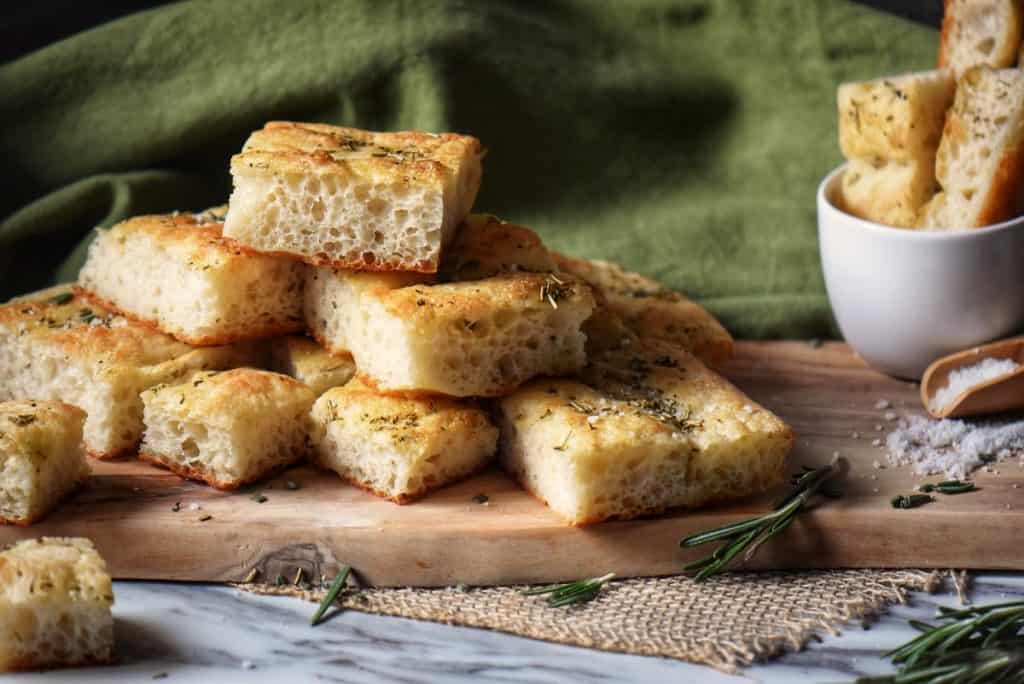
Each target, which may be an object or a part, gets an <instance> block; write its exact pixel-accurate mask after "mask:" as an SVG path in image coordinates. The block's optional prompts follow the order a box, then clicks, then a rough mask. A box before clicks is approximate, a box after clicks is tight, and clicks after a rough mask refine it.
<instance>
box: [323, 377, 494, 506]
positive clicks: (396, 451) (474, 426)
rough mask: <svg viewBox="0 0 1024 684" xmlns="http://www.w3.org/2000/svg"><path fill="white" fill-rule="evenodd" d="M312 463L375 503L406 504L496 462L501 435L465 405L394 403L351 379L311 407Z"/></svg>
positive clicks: (440, 401)
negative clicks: (377, 498)
mask: <svg viewBox="0 0 1024 684" xmlns="http://www.w3.org/2000/svg"><path fill="white" fill-rule="evenodd" d="M312 415H313V423H314V429H313V435H314V437H313V458H314V460H315V461H316V462H317V463H319V464H320V465H321V466H323V467H325V468H329V469H330V470H333V471H334V472H336V473H337V474H338V475H340V476H341V478H342V479H344V480H346V481H348V482H350V483H351V484H354V485H356V486H357V487H360V488H362V489H365V490H367V491H369V492H372V493H373V494H376V495H377V496H381V497H384V498H387V499H390V500H392V501H394V502H395V503H400V504H404V503H409V502H410V501H414V500H415V499H418V498H420V497H422V496H424V495H425V494H427V493H428V492H431V491H433V490H435V489H438V488H440V487H443V486H445V485H447V484H450V483H452V482H454V481H456V480H460V479H462V478H464V477H466V476H468V475H470V474H472V473H474V472H476V471H477V470H479V469H480V468H481V467H483V466H484V465H485V464H486V463H487V462H488V461H490V460H491V458H493V456H494V453H495V449H496V446H497V441H498V430H497V428H495V427H494V425H493V424H492V423H491V421H490V419H489V418H488V417H487V414H486V413H485V412H484V411H483V410H481V409H480V408H479V407H477V406H475V405H473V404H471V403H469V402H465V401H454V400H451V399H442V398H411V397H393V396H386V395H382V394H379V393H377V392H375V391H373V390H372V389H370V388H368V387H366V386H365V385H363V384H362V383H360V382H359V381H358V380H354V381H352V382H351V383H349V384H348V385H346V386H344V387H336V388H334V389H331V390H328V391H327V392H326V393H325V394H324V395H323V396H321V397H320V398H319V399H317V401H316V404H314V406H313V414H312Z"/></svg>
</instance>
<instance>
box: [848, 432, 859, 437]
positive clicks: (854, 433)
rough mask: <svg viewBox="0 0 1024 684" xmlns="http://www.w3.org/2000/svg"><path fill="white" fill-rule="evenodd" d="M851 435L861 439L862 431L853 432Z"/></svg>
mask: <svg viewBox="0 0 1024 684" xmlns="http://www.w3.org/2000/svg"><path fill="white" fill-rule="evenodd" d="M850 436H851V437H853V438H854V439H860V433H859V432H851V433H850Z"/></svg>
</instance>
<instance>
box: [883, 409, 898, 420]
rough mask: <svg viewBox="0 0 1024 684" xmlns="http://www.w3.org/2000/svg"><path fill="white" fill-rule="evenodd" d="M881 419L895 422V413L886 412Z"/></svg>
mask: <svg viewBox="0 0 1024 684" xmlns="http://www.w3.org/2000/svg"><path fill="white" fill-rule="evenodd" d="M883 417H884V418H885V419H886V420H889V421H892V420H896V413H895V412H893V411H886V412H885V416H883Z"/></svg>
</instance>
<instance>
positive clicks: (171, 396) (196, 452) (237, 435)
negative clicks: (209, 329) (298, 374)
mask: <svg viewBox="0 0 1024 684" xmlns="http://www.w3.org/2000/svg"><path fill="white" fill-rule="evenodd" d="M314 399H316V395H314V394H313V390H311V389H310V388H309V387H307V386H306V385H304V384H302V383H301V382H299V381H298V380H295V379H294V378H289V377H288V376H286V375H281V374H279V373H271V372H269V371H261V370H255V369H253V368H236V369H234V370H229V371H224V372H216V371H212V372H211V371H205V372H200V373H196V374H194V375H192V376H191V377H189V378H188V379H187V380H186V381H185V382H182V383H179V384H176V385H158V386H156V387H152V388H150V389H148V390H146V391H145V392H143V393H142V402H143V404H144V406H145V412H144V415H143V420H144V422H145V424H146V433H145V435H144V437H143V440H142V447H141V448H140V449H139V458H141V459H143V460H145V461H148V462H150V463H153V464H156V465H160V466H163V467H165V468H168V469H169V470H171V471H173V472H175V473H177V474H178V475H181V476H182V477H187V478H189V479H193V480H199V481H200V482H205V483H206V484H208V485H211V486H213V487H216V488H217V489H224V490H231V489H237V488H238V487H240V486H242V485H244V484H248V483H250V482H254V481H256V480H260V479H263V478H265V477H267V476H269V475H271V474H273V473H275V472H277V471H279V470H281V469H282V468H285V467H286V466H289V465H292V464H293V463H295V462H296V461H298V460H300V459H301V458H302V457H303V456H304V455H305V454H306V453H307V451H308V443H307V438H308V436H309V410H310V408H311V407H312V405H313V400H314Z"/></svg>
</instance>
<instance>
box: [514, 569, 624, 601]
mask: <svg viewBox="0 0 1024 684" xmlns="http://www.w3.org/2000/svg"><path fill="white" fill-rule="evenodd" d="M613 577H615V573H614V572H609V573H608V574H607V575H601V576H600V577H591V578H590V579H585V580H579V581H577V582H566V583H564V584H549V585H547V586H545V587H536V588H534V589H527V590H526V591H524V592H523V594H525V595H526V596H540V595H541V594H550V596H548V604H549V605H551V606H554V607H556V608H558V607H561V606H568V605H570V604H574V603H586V602H587V601H592V600H594V599H595V598H597V595H598V594H599V593H601V587H603V586H604V585H605V583H606V582H608V580H610V579H612V578H613Z"/></svg>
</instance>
